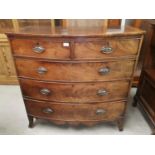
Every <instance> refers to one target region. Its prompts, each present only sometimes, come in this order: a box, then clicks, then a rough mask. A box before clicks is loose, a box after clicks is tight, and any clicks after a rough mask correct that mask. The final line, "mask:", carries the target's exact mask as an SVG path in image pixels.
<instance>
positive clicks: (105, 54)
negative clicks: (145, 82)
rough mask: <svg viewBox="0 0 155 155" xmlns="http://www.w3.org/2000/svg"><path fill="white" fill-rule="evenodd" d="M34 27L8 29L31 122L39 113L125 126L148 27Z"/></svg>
mask: <svg viewBox="0 0 155 155" xmlns="http://www.w3.org/2000/svg"><path fill="white" fill-rule="evenodd" d="M30 30H31V29H25V30H24V29H23V30H21V32H18V33H17V32H10V33H7V36H8V38H9V40H10V44H11V47H12V54H13V56H14V61H15V65H16V69H17V74H18V79H19V83H20V86H21V91H22V94H23V97H24V103H25V106H26V110H27V115H28V119H29V127H32V126H33V118H39V119H48V120H51V121H52V122H54V123H56V124H66V123H67V124H70V125H78V124H84V125H94V124H97V123H99V122H102V121H113V122H116V123H117V125H118V127H119V130H120V131H121V130H123V118H124V115H125V110H126V106H127V97H128V93H129V90H130V87H131V81H132V77H133V73H134V69H135V67H136V63H137V59H138V55H139V51H140V48H141V44H142V40H143V34H144V31H141V30H138V29H135V28H132V27H124V28H123V29H117V30H115V32H113V31H112V30H110V29H107V30H106V29H105V28H103V29H100V28H97V27H92V28H89V29H86V28H77V29H76V28H72V29H71V28H68V29H61V28H58V29H55V30H53V31H50V32H48V30H47V29H46V28H43V27H42V28H41V29H39V30H38V29H37V30H36V31H35V30H34V31H33V32H31V31H30Z"/></svg>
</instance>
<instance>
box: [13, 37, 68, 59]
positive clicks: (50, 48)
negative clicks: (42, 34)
mask: <svg viewBox="0 0 155 155" xmlns="http://www.w3.org/2000/svg"><path fill="white" fill-rule="evenodd" d="M63 42H64V41H63V40H61V39H59V41H55V40H53V39H41V38H38V39H13V40H12V41H11V45H12V48H13V51H12V52H13V54H14V55H17V56H25V57H35V58H36V57H37V58H47V59H69V57H70V46H69V47H63ZM38 44H39V46H42V47H44V48H45V51H44V52H42V53H36V52H34V50H33V48H34V47H35V46H37V45H38Z"/></svg>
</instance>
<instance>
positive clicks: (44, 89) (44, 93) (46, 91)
mask: <svg viewBox="0 0 155 155" xmlns="http://www.w3.org/2000/svg"><path fill="white" fill-rule="evenodd" d="M40 93H41V94H42V95H49V94H50V93H51V91H50V90H49V89H47V88H43V89H41V90H40Z"/></svg>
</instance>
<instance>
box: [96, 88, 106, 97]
mask: <svg viewBox="0 0 155 155" xmlns="http://www.w3.org/2000/svg"><path fill="white" fill-rule="evenodd" d="M108 94H109V92H108V91H107V90H105V89H100V90H98V91H97V95H98V96H107V95H108Z"/></svg>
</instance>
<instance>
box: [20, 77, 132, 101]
mask: <svg viewBox="0 0 155 155" xmlns="http://www.w3.org/2000/svg"><path fill="white" fill-rule="evenodd" d="M20 84H21V88H22V92H23V95H24V96H25V97H30V98H33V99H38V100H50V101H58V102H97V101H100V102H101V101H107V100H108V101H109V100H119V99H126V97H127V95H128V87H129V82H128V81H115V82H98V83H71V84H70V83H46V82H39V81H34V80H26V79H20Z"/></svg>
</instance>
